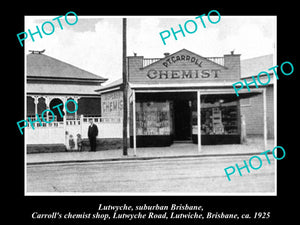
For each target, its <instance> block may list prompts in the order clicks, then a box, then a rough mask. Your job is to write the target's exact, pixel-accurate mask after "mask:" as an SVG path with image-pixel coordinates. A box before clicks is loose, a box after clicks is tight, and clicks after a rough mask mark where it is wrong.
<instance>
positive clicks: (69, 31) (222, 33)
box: [20, 14, 277, 84]
mask: <svg viewBox="0 0 300 225" xmlns="http://www.w3.org/2000/svg"><path fill="white" fill-rule="evenodd" d="M211 15H213V14H211ZM57 16H59V15H53V16H25V31H26V32H28V29H30V30H31V32H32V33H34V32H36V31H37V28H36V26H38V27H39V29H40V30H41V26H42V24H43V23H44V22H46V21H52V20H53V19H54V18H56V17H57ZM195 17H196V16H195V15H193V16H176V17H175V16H172V17H170V16H159V17H158V16H129V17H128V16H127V17H126V18H127V56H133V54H134V53H136V54H137V55H138V56H144V57H145V58H162V57H164V55H163V54H164V53H165V52H168V53H170V54H172V53H175V52H177V51H179V50H181V49H183V48H185V49H187V50H189V51H192V52H194V53H196V54H198V55H200V56H204V57H222V56H223V55H224V54H230V51H232V50H234V53H235V54H241V60H243V59H248V58H253V57H258V56H262V55H267V54H275V52H276V51H275V50H276V49H275V48H276V36H277V34H276V17H275V16H221V19H220V21H219V22H218V23H216V24H212V23H210V22H209V21H208V20H207V17H203V21H204V23H205V25H206V28H204V27H203V25H202V24H201V22H200V20H199V19H195ZM122 18H123V17H122V16H118V17H113V16H105V17H104V16H80V15H78V21H77V23H75V17H74V16H71V15H69V16H68V21H69V22H70V23H75V24H74V25H69V24H67V23H66V21H65V17H64V16H63V17H61V18H60V21H61V25H62V27H63V29H61V28H60V25H59V24H58V22H57V20H54V21H52V23H53V25H54V32H53V33H52V34H50V35H45V34H44V33H42V37H43V38H40V37H39V35H38V34H36V35H34V36H33V37H34V39H35V41H34V42H33V41H32V40H31V38H30V36H29V35H28V38H27V39H26V40H25V41H24V43H25V44H24V48H25V54H28V53H29V51H28V50H43V49H46V51H45V53H44V54H46V55H48V56H51V57H54V58H57V59H59V60H61V61H64V62H67V63H70V64H72V65H74V66H77V67H79V68H81V69H84V70H86V71H89V72H91V73H94V74H96V75H100V76H102V77H104V78H108V81H107V82H106V83H105V84H109V83H110V82H113V81H115V80H117V79H119V78H121V77H122ZM187 20H193V21H195V22H196V24H197V30H196V31H195V32H194V33H191V34H189V33H187V32H186V31H185V37H183V36H182V34H181V33H178V34H177V40H175V39H174V37H173V36H172V35H171V37H170V38H168V39H166V40H165V41H166V45H164V44H163V42H162V39H161V37H160V35H159V33H160V32H163V31H165V30H169V31H170V32H171V28H173V29H174V30H175V31H176V30H179V24H181V26H182V27H184V24H185V22H186V21H187ZM211 20H212V21H217V17H214V16H211ZM192 24H193V23H192V22H190V23H189V25H190V27H188V29H190V30H193V26H192ZM52 29H53V28H52V27H51V25H50V24H49V23H46V24H45V25H44V30H45V32H49V33H51V31H52ZM20 32H22V31H20Z"/></svg>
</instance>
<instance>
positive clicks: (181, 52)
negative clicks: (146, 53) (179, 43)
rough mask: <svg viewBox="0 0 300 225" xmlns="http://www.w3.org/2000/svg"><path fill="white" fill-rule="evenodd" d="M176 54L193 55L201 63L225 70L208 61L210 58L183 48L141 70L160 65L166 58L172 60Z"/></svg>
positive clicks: (221, 66)
mask: <svg viewBox="0 0 300 225" xmlns="http://www.w3.org/2000/svg"><path fill="white" fill-rule="evenodd" d="M178 54H190V55H194V56H196V57H198V58H200V59H201V60H203V61H206V62H208V63H212V64H214V65H216V66H217V67H220V68H224V69H227V68H226V67H225V66H224V65H221V64H219V63H216V62H214V61H212V60H211V59H210V57H203V56H201V55H199V54H196V53H194V52H191V51H189V50H187V49H185V48H183V49H181V50H178V51H177V52H174V53H172V54H170V55H167V56H166V57H164V58H160V59H157V60H156V61H155V62H153V63H151V64H148V65H147V66H145V67H143V68H142V69H144V68H149V67H152V66H154V65H156V64H160V63H162V62H163V61H165V60H166V59H168V58H169V59H170V58H172V57H174V56H175V55H178Z"/></svg>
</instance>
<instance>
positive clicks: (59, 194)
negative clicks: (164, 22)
mask: <svg viewBox="0 0 300 225" xmlns="http://www.w3.org/2000/svg"><path fill="white" fill-rule="evenodd" d="M26 16H30V15H26ZM26 16H24V28H25V17H26ZM190 16H191V15H184V16H159V17H165V18H167V17H168V18H178V17H190ZM239 16H240V15H239ZM268 16H269V15H268ZM49 17H51V16H39V18H41V19H42V18H49ZM78 17H82V16H80V15H78ZM84 17H85V18H95V17H98V18H99V17H100V18H124V17H128V18H141V17H142V18H147V17H152V16H126V15H124V16H84ZM225 17H236V16H225ZM245 17H248V16H245ZM249 17H250V16H249ZM270 17H274V19H275V25H274V29H275V32H274V34H275V49H274V53H273V57H274V58H273V64H274V65H278V64H277V15H273V16H270ZM51 18H52V17H51ZM25 44H26V43H24V68H25V70H24V73H25V74H24V77H25V78H24V87H25V89H24V112H23V113H24V118H25V117H26V116H25V115H26V112H27V104H26V102H27V101H26V100H27V95H26V90H27V81H26V80H27V79H26V71H27V65H26V54H25ZM275 62H276V63H275ZM274 80H275V79H274ZM160 91H161V90H160ZM273 94H274V146H277V80H275V81H274V92H273ZM26 146H27V144H26V131H25V130H24V160H25V161H24V196H277V162H276V161H277V160H274V161H275V176H274V177H275V191H274V192H262V193H253V192H243V193H223V192H212V193H207V192H188V193H186V192H167V193H166V192H138V193H136V192H28V191H27V153H26Z"/></svg>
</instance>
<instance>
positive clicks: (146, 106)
mask: <svg viewBox="0 0 300 225" xmlns="http://www.w3.org/2000/svg"><path fill="white" fill-rule="evenodd" d="M171 121H172V120H171V116H170V102H169V101H166V102H152V101H148V102H137V103H136V132H137V135H170V134H171V125H172V124H171Z"/></svg>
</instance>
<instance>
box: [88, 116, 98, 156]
mask: <svg viewBox="0 0 300 225" xmlns="http://www.w3.org/2000/svg"><path fill="white" fill-rule="evenodd" d="M89 122H90V125H89V130H88V137H89V141H90V146H91V151H92V152H94V151H96V137H97V135H98V127H97V125H96V124H94V122H93V119H90V120H89Z"/></svg>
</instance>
